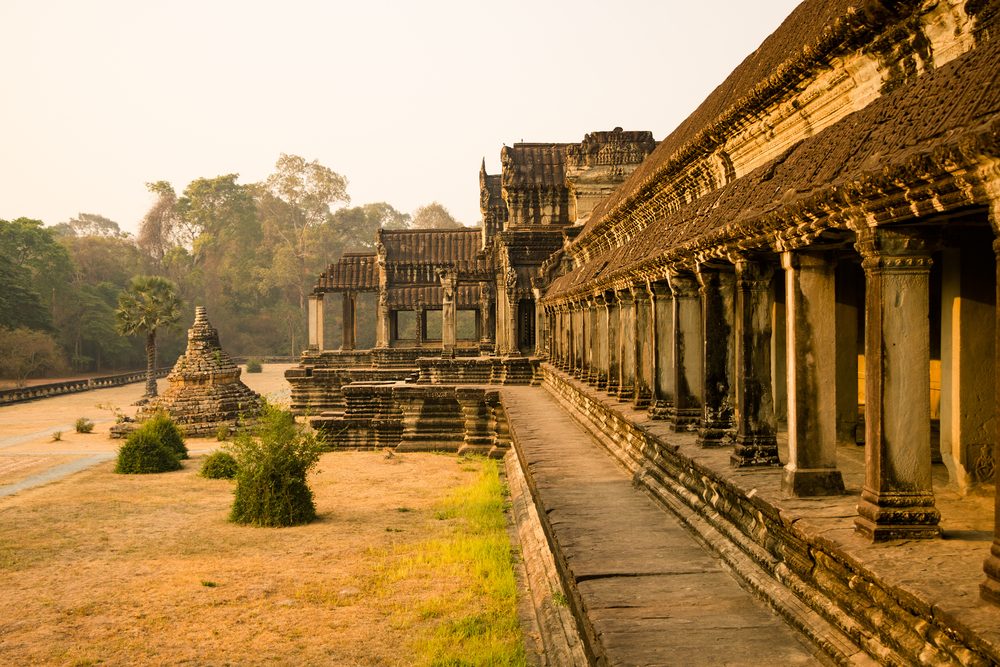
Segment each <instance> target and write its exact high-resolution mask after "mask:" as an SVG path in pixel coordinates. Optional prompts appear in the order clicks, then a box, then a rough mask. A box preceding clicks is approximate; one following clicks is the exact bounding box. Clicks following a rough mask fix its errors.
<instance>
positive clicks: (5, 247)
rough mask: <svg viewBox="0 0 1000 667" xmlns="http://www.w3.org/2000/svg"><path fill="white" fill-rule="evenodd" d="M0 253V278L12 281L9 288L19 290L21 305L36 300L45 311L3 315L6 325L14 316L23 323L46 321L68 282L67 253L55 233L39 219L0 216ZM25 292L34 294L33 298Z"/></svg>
mask: <svg viewBox="0 0 1000 667" xmlns="http://www.w3.org/2000/svg"><path fill="white" fill-rule="evenodd" d="M0 257H2V258H3V259H2V260H0V266H3V267H4V268H3V269H0V271H2V273H3V274H4V275H3V276H2V278H3V279H5V280H10V281H12V283H11V284H12V285H13V289H14V290H15V291H17V292H19V295H18V296H17V297H16V300H17V301H19V302H20V303H22V305H27V304H29V303H37V302H38V301H40V302H41V305H42V307H43V308H44V309H45V310H47V311H48V314H45V315H43V314H42V313H40V312H34V313H31V314H30V315H29V314H25V315H21V316H19V317H17V318H16V319H4V320H3V322H4V324H7V325H8V326H10V325H11V324H13V323H14V322H16V321H17V320H18V319H20V320H22V321H25V323H26V324H29V323H31V322H38V321H45V322H48V321H49V318H50V316H51V311H52V308H53V305H54V302H55V301H56V299H57V295H59V293H60V292H61V291H63V289H64V287H65V285H66V283H67V282H69V274H70V267H71V263H70V259H69V255H68V254H67V252H66V249H65V248H63V246H62V245H60V244H59V242H58V241H57V240H56V236H55V234H54V233H53V232H52V230H51V229H47V228H46V227H45V226H44V225H43V224H42V221H41V220H32V219H30V218H18V219H16V220H12V221H9V222H8V221H7V220H0ZM29 292H33V293H34V294H35V295H37V300H36V298H35V297H34V296H31V295H30V294H28V293H29ZM32 326H34V325H32ZM45 326H48V324H46V325H45Z"/></svg>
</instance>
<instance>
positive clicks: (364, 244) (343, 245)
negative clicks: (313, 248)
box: [318, 202, 410, 261]
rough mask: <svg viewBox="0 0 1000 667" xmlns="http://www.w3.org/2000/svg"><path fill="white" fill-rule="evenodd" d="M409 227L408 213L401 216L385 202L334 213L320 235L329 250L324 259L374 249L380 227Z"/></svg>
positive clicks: (324, 245) (323, 244)
mask: <svg viewBox="0 0 1000 667" xmlns="http://www.w3.org/2000/svg"><path fill="white" fill-rule="evenodd" d="M409 225H410V216H409V214H407V213H400V212H399V211H397V210H396V209H395V208H393V207H392V206H390V205H389V204H387V203H385V202H376V203H373V204H365V205H364V206H353V207H351V208H341V209H338V210H336V211H334V212H333V214H332V215H331V216H330V219H329V221H328V222H327V224H326V225H324V226H323V228H322V229H321V230H320V232H319V233H318V236H319V237H320V240H321V245H322V246H323V247H324V248H325V249H326V251H327V252H326V253H325V255H326V257H325V259H326V260H327V261H330V260H332V259H333V258H334V256H339V255H340V254H341V253H343V252H345V251H352V250H360V249H368V248H372V247H374V246H375V232H377V231H378V230H379V229H380V228H382V229H406V228H407V227H409Z"/></svg>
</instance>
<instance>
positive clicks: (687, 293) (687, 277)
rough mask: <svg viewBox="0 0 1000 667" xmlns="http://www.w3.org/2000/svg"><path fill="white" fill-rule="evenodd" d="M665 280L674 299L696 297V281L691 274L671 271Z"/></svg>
mask: <svg viewBox="0 0 1000 667" xmlns="http://www.w3.org/2000/svg"><path fill="white" fill-rule="evenodd" d="M667 280H668V283H669V285H670V291H671V292H672V293H673V295H674V297H675V298H680V299H684V298H688V299H693V298H696V297H697V296H698V281H697V280H696V279H695V277H694V274H693V273H687V272H681V271H676V272H675V271H672V272H670V273H669V274H668V275H667Z"/></svg>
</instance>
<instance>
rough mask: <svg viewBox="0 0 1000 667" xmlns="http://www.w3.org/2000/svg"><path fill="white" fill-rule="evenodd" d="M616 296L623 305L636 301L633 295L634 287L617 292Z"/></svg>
mask: <svg viewBox="0 0 1000 667" xmlns="http://www.w3.org/2000/svg"><path fill="white" fill-rule="evenodd" d="M615 296H616V297H617V298H618V301H620V302H621V303H625V304H628V303H632V302H633V301H634V300H635V299H634V297H633V295H632V287H631V286H630V287H626V288H624V289H620V290H615Z"/></svg>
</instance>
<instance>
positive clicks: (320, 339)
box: [316, 293, 326, 351]
mask: <svg viewBox="0 0 1000 667" xmlns="http://www.w3.org/2000/svg"><path fill="white" fill-rule="evenodd" d="M324 319H325V318H324V316H323V294H322V293H320V294H317V295H316V348H317V349H319V350H320V351H322V350H325V349H326V336H325V335H324V333H323V320H324Z"/></svg>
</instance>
